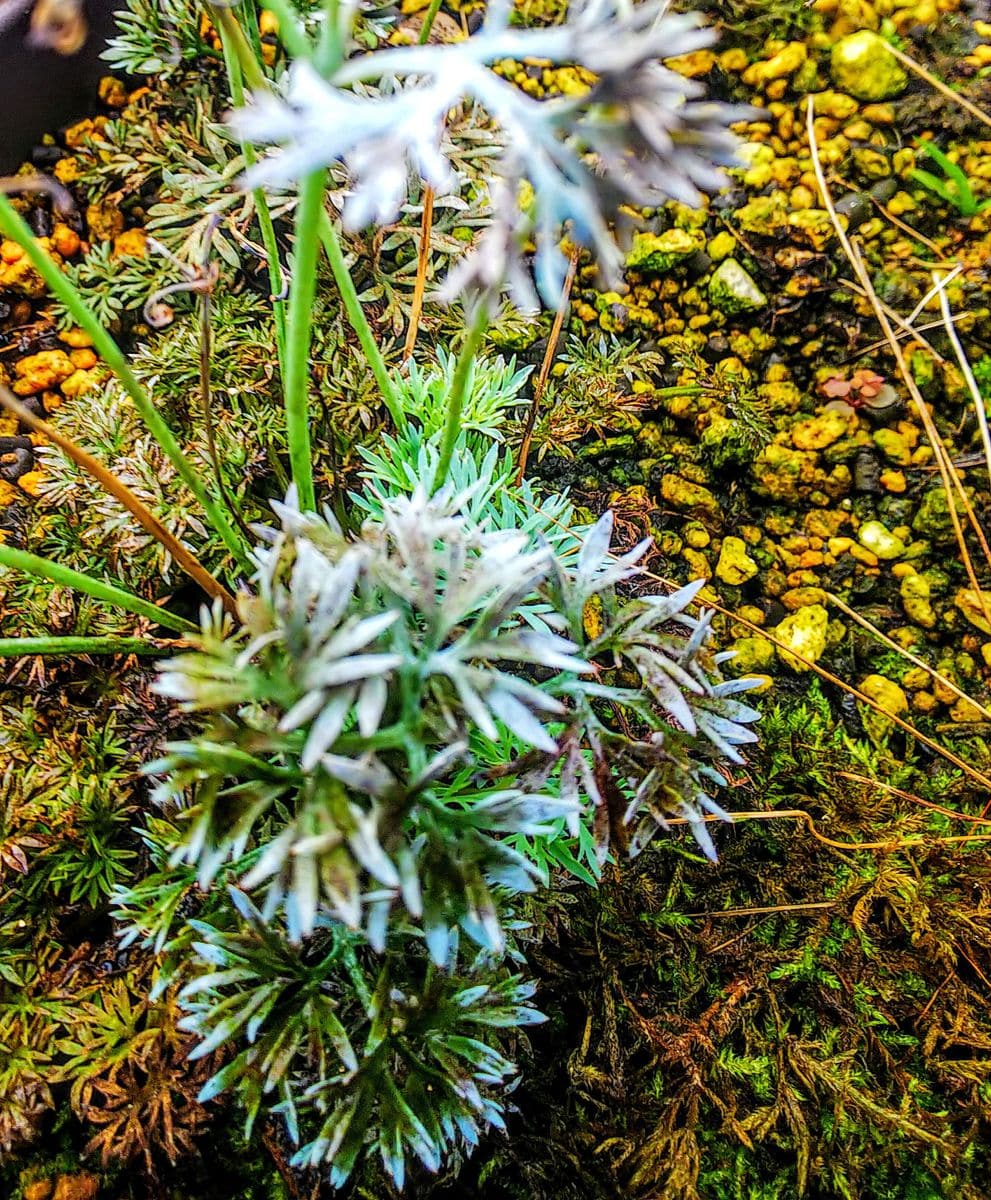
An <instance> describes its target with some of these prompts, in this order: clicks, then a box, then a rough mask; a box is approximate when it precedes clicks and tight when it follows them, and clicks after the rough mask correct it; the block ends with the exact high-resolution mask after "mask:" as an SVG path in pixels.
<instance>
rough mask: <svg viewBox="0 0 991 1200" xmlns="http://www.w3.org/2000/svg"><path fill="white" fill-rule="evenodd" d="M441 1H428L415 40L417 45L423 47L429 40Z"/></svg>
mask: <svg viewBox="0 0 991 1200" xmlns="http://www.w3.org/2000/svg"><path fill="white" fill-rule="evenodd" d="M440 5H441V0H430V7H429V8H428V9H427V11H426V12H425V13H424V14H423V27H422V28H421V30H420V36H419V37H418V38H417V39H416V40H417V43H418V44H419V45H421V46H425V45H426V44H427V42H428V41H429V40H430V33H431V30H432V29H433V27H434V21H436V20H437V14H438V13H439V12H440Z"/></svg>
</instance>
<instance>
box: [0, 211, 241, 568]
mask: <svg viewBox="0 0 991 1200" xmlns="http://www.w3.org/2000/svg"><path fill="white" fill-rule="evenodd" d="M0 233H3V235H4V236H5V237H9V238H11V239H12V240H13V241H15V242H17V243H18V245H19V246H21V247H22V248H23V250H24V252H25V253H26V254H27V256H28V258H29V259H30V260H31V265H32V266H33V267H34V269H35V270H36V271H37V272H38V274H39V275H40V276H41V278H42V279H43V280H44V281H45V284H46V285H47V287H48V289H49V291H50V292H51V293H52V295H53V296H55V298H56V299H57V300H59V301H61V303H62V304H64V305H65V308H66V310H67V311H68V312H69V314H70V316H71V317H72V319H73V321H75V323H76V324H77V325H78V326H79V327H80V328H81V329H82V330H84V331H85V332H86V333H88V334H89V336H90V338H91V339H92V341H93V348H94V350H95V351H96V353H97V354H98V355H99V356H100V358H102V359H103V361H104V362H105V363H106V364H107V366H108V367H109V368H110V369H111V371H113V373H114V374H115V375H116V376H117V379H118V380H119V381H120V384H121V386H122V387H123V388H124V391H126V392H127V394H128V395H129V396H130V397H131V399H132V400H133V401H134V406H135V408H137V410H138V412H139V413H140V414H141V417H142V419H143V420H144V422H145V424H146V425H147V426H148V429H149V430H150V431H151V434H152V436H153V437H154V438H155V441H156V442H158V444H159V446H161V448H162V450H163V451H164V453H165V454H166V455H167V457H168V459H169V461H170V462H171V463H172V465H173V466H174V467H175V469H176V471H177V472H178V474H179V478H180V479H181V480H182V481H183V483H184V484H185V485H186V486H187V487H188V488H189V490H190V491H191V492H192V493H193V495H194V496H195V497H196V499H197V501H198V502H199V503H200V505H201V506H202V508H203V511H204V512H205V513H206V514H207V516H208V517H209V518H210V523H211V524H212V525H213V527H214V529H215V530H216V531H217V533H218V534H219V535H220V537H221V538H222V539H223V542H224V545H225V546H226V547H227V549H228V550H229V551H230V552H231V554H232V555H233V556H234V559H235V560H236V562H237V564H238V566H239V567H240V568H241V569H242V570H243V571H246V572H250V571H251V570H252V566H251V562H250V560H249V559H248V557H247V555H246V553H245V549H244V546H243V545H242V543H241V539H240V538H239V537H238V535H237V531H236V530H235V529H234V526H233V525H232V524H231V523H230V521H229V520H228V518H227V514H226V513H225V512H224V510H223V507H222V506H221V505H220V504H218V503H217V501H216V500H214V499H213V497H212V496H211V495H210V494H209V493H208V492H207V490H206V488H205V487H204V486H203V483H202V482H201V480H200V477H199V476H198V475H197V473H196V471H195V470H194V469H193V465H192V463H191V462H190V461H189V459H188V458H187V457H186V456H185V454H183V452H182V450H181V449H180V447H179V443H178V442H177V441H176V438H175V434H173V432H172V430H171V429H170V428H169V426H168V424H167V423H166V421H165V420H164V419H163V418H162V416H161V414H160V413H159V411H158V409H157V408H156V407H155V405H154V403H153V402H152V400H151V398H150V397H149V396H148V394H147V392H145V390H144V388H143V387H142V386H141V383H140V382H139V381H138V378H137V376H136V375H135V374H134V372H133V371H132V370H131V367H130V365H129V363H128V361H127V359H126V358H125V356H124V354H123V352H122V351H121V349H120V347H119V346H118V345H117V343H116V342H115V341H114V339H113V338H112V337H111V336H110V334H109V333H108V332H107V331H106V329H104V327H103V326H102V325H101V324H100V322H99V321H98V320H97V319H96V317H95V316H94V315H93V314H92V312H91V311H90V309H89V306H88V305H87V303H86V301H85V300H84V299H83V298H82V296H81V295H80V294H79V292H77V291H76V289H75V287H73V285H72V284H71V283H70V282H69V280H68V279H67V278H66V276H65V275H63V274H62V272H61V271H60V270H59V268H58V267H57V266H56V265H55V263H54V262H53V261H52V259H51V258H49V256H48V255H47V254H46V253H45V251H44V250H43V249H42V248H41V247H40V246H39V245H38V242H37V240H36V239H35V237H34V234H32V232H31V230H30V229H29V228H28V227H27V225H26V224H25V222H24V220H23V219H22V217H21V216H20V214H19V213H18V212H17V211H16V210H15V209H14V207H13V206H12V205H11V203H10V201H9V200H8V199H7V197H6V196H3V195H0Z"/></svg>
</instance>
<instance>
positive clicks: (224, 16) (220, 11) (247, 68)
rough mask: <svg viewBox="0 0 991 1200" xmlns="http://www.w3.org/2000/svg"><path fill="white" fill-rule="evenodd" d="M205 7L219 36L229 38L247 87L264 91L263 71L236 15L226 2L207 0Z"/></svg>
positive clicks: (255, 90)
mask: <svg viewBox="0 0 991 1200" xmlns="http://www.w3.org/2000/svg"><path fill="white" fill-rule="evenodd" d="M206 9H207V12H208V13H209V14H210V20H211V21H212V22H213V24H214V26H215V27H216V28H217V29H218V30H219V31H220V34H221V37H223V36H224V35H226V36H227V37H229V38H230V42H231V46H232V47H233V50H234V53H235V54H236V55H237V59H238V62H239V63H240V64H241V70H242V71H243V72H244V78H245V79H246V80H247V83H248V87H249V88H251V90H252V91H253V92H263V91H265V89H266V88H267V87H268V80H267V79H266V78H265V72H264V71H263V70H262V66H261V63H259V61H258V59H257V58H256V57H255V54H254V51H253V50H252V49H251V43H250V42H249V41H248V39H247V38H246V37H245V36H244V30H243V29H242V28H241V26H240V24H239V22H238V19H237V17H235V16H234V14H233V12H231V10H230V8H229V7H228V6H227V5H226V4H211V3H210V2H209V0H207V4H206Z"/></svg>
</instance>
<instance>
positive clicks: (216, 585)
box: [0, 384, 237, 615]
mask: <svg viewBox="0 0 991 1200" xmlns="http://www.w3.org/2000/svg"><path fill="white" fill-rule="evenodd" d="M0 405H3V407H4V408H6V409H8V410H9V411H10V412H12V413H14V414H15V416H16V417H17V418H18V420H19V421H20V422H21V424H22V425H27V427H28V428H29V429H32V430H34V431H35V432H36V433H41V434H44V436H45V437H46V438H48V439H49V441H51V442H54V443H55V445H56V446H58V448H59V449H60V450H61V451H62V452H63V453H64V454H66V455H68V457H69V458H71V459H72V461H73V462H74V463H75V464H76V466H77V467H82V469H83V470H84V471H86V472H87V473H88V474H89V475H91V476H92V477H93V478H94V479H95V480H96V482H97V483H98V484H99V485H100V487H102V488H103V490H104V491H105V492H107V493H108V494H109V495H111V496H113V497H114V499H115V500H118V501H119V502H120V503H121V504H122V505H123V506H124V508H126V509H127V511H128V512H129V513H130V514H131V516H133V517H134V519H135V520H136V521H137V522H138V524H139V525H140V526H141V528H142V529H143V530H144V531H145V532H146V533H148V534H150V535H151V536H152V537H153V538H154V539H155V541H156V542H158V544H159V545H160V546H162V547H164V549H165V550H166V551H167V552H168V553H169V554H170V555H171V556H172V557H173V558H174V559H175V561H176V562H177V563H178V565H179V566H180V567H181V568H182V569H183V570H184V571H185V572H186V574H187V575H188V576H189V577H190V579H192V580H193V581H194V582H196V583H198V584H199V586H200V587H201V588H202V589H203V590H204V592H206V594H207V595H208V596H209V597H210V598H211V599H213V600H219V601H220V602H221V603H222V604H223V606H224V608H225V609H226V610H227V611H228V612H229V613H231V614H232V615H233V614H234V613H236V611H237V609H236V605H235V602H234V597H233V596H232V595H231V594H230V592H228V590H227V589H226V588H225V587H224V586H223V584H222V583H220V582H219V580H217V579H215V578H214V576H213V575H211V574H210V572H209V571H208V570H207V569H206V567H204V566H203V564H202V563H201V562H200V561H199V559H198V558H197V557H196V555H195V554H193V553H192V552H191V551H189V550H187V549H186V547H185V546H184V545H183V544H182V542H180V541H179V539H178V538H177V537H176V536H175V534H174V533H172V531H171V530H169V529H167V528H166V527H165V525H163V524H162V522H161V521H160V520H159V519H158V517H156V516H155V514H154V513H153V512H152V511H151V510H150V509H149V508H148V506H147V505H146V504H145V503H144V501H143V500H142V499H141V498H140V497H139V496H138V495H136V494H135V493H134V492H132V491H131V489H130V488H129V487H128V486H127V484H125V483H124V482H123V480H121V479H120V478H118V476H116V475H115V474H114V473H113V471H111V470H110V469H109V467H105V466H104V465H103V463H101V462H100V460H99V459H98V458H96V457H94V455H92V454H90V453H89V451H87V450H84V449H83V448H82V446H78V445H76V443H75V442H74V441H73V440H72V439H71V438H68V437H66V436H65V435H64V434H62V433H60V432H59V431H58V430H57V429H55V428H54V427H53V426H51V425H49V424H48V422H47V421H42V420H41V419H40V418H39V417H36V416H35V415H34V413H32V412H31V411H30V410H29V409H27V408H25V406H24V405H23V404H22V403H21V402H20V400H18V399H17V397H16V396H15V395H14V394H13V392H11V391H10V390H9V388H6V387H4V385H3V384H0Z"/></svg>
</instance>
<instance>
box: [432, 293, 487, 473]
mask: <svg viewBox="0 0 991 1200" xmlns="http://www.w3.org/2000/svg"><path fill="white" fill-rule="evenodd" d="M488 326H489V310H488V307H487V306H486V304H485V302H484V300H481V301H479V303H478V306H477V308H476V309H475V311H474V313H473V314H472V317H471V321H470V322H469V324H468V331H467V333H466V334H465V341H464V345H463V346H462V347H461V352H460V353H459V354H458V361H457V363H456V364H455V367H454V377H453V378H452V380H451V390H450V391H449V392H448V393H447V417H446V418H445V420H444V432H443V434H442V437H441V443H440V462H439V463H438V464H437V487H438V488H442V487H443V486H444V484H445V482H446V481H447V473H448V471H449V470H450V469H451V456H452V455H453V454H454V446H455V444H456V442H457V440H458V434H459V433H460V432H461V414H462V413H463V411H464V406H465V393H466V391H467V390H468V376H469V372H470V371H471V366H472V363H473V362H474V360H475V354H476V352H477V350H478V347H479V345H480V344H481V341H482V338H483V337H484V336H485V331H486V329H488Z"/></svg>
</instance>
